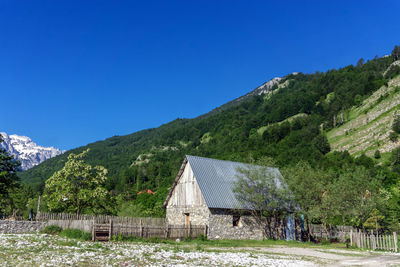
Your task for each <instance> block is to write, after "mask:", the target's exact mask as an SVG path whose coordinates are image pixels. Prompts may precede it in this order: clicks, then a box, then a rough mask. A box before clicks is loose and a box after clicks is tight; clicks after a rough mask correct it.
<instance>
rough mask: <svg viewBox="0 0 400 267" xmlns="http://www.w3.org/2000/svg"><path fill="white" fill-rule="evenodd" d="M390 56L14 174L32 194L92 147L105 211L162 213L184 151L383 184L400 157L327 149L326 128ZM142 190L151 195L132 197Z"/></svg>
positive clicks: (303, 77)
mask: <svg viewBox="0 0 400 267" xmlns="http://www.w3.org/2000/svg"><path fill="white" fill-rule="evenodd" d="M393 61H394V59H393V57H383V58H375V59H373V60H370V61H368V62H365V63H364V62H363V61H361V60H360V61H359V62H358V64H357V65H356V66H353V65H350V66H347V67H344V68H341V69H338V70H335V69H333V70H329V71H327V72H325V73H322V72H316V73H313V74H303V73H296V74H290V75H287V76H285V77H283V78H282V79H281V80H280V81H279V82H278V83H277V84H275V85H274V86H273V87H272V88H271V90H270V92H268V93H266V94H262V95H257V94H255V95H249V96H248V97H246V98H245V99H241V101H238V102H236V103H234V104H230V105H229V106H224V108H223V109H216V110H214V111H213V112H211V113H210V114H208V115H207V116H200V117H198V118H194V119H177V120H175V121H172V122H170V123H168V124H165V125H162V126H160V127H158V128H156V129H148V130H143V131H140V132H137V133H133V134H130V135H126V136H114V137H111V138H109V139H106V140H104V141H98V142H95V143H92V144H89V145H87V146H84V147H80V148H77V149H73V150H71V151H68V152H66V153H64V154H63V155H60V156H58V157H55V158H52V159H50V160H47V161H46V162H44V163H42V164H40V165H38V166H36V167H34V168H32V169H30V170H28V171H25V172H22V173H20V174H19V176H20V178H21V179H22V181H23V182H24V183H26V184H28V185H30V186H32V188H33V190H34V191H35V192H37V191H42V190H43V187H44V182H45V180H46V179H48V178H49V177H50V176H51V175H52V174H53V173H54V172H55V171H56V170H59V169H61V168H62V167H63V166H64V163H65V162H66V159H67V156H68V155H69V154H70V153H77V152H81V151H84V150H86V149H87V148H90V151H89V152H88V154H87V156H86V158H85V161H87V162H88V163H90V164H92V165H102V166H104V167H105V168H106V169H108V171H109V173H108V176H109V180H108V182H107V188H108V190H110V191H111V190H112V192H113V194H114V195H115V196H116V201H117V205H116V207H115V209H114V210H111V211H109V212H111V213H118V214H120V215H141V216H162V214H163V211H162V210H161V209H160V207H161V204H162V202H163V201H164V199H165V196H166V194H167V192H168V189H169V187H170V186H171V184H172V182H173V179H174V178H175V175H176V174H177V172H178V169H179V166H180V164H181V162H182V160H183V157H184V155H185V154H191V155H198V156H205V157H212V158H218V159H226V160H233V161H243V162H249V161H252V160H258V159H260V158H263V157H271V158H273V159H274V160H275V161H276V163H277V165H278V166H280V167H285V166H290V165H292V164H295V163H297V162H299V161H307V162H308V163H309V164H310V165H311V166H314V167H318V168H322V169H338V168H340V167H341V166H342V165H343V164H348V165H350V166H363V167H364V168H366V169H368V170H370V171H371V173H372V175H375V174H376V171H377V170H378V169H379V170H381V173H384V178H382V183H383V184H385V186H387V187H389V186H390V185H392V184H393V183H394V182H395V179H397V178H396V177H397V176H396V175H397V174H396V173H395V172H391V170H392V169H395V168H394V165H396V164H400V162H398V161H397V162H395V161H393V160H392V158H387V161H386V162H383V163H382V162H381V163H380V165H379V166H376V164H375V163H377V162H375V159H373V158H368V157H366V156H364V155H361V156H360V157H358V158H353V157H352V156H350V155H349V153H347V152H346V151H344V152H330V151H331V146H330V144H329V142H328V139H327V137H326V133H327V132H329V131H331V132H330V133H331V134H330V136H332V135H333V134H332V132H333V131H335V129H336V127H339V126H341V124H344V123H345V121H341V122H340V123H338V116H340V114H342V113H344V112H348V111H349V110H351V109H352V108H353V107H358V106H360V105H361V104H362V103H363V101H364V100H366V99H368V98H369V97H371V96H373V94H374V92H376V91H377V90H378V89H380V88H385V86H387V85H388V84H390V85H391V84H392V83H393V80H394V79H398V74H399V69H398V68H394V69H393V70H391V71H390V73H389V74H387V73H385V71H387V70H388V68H389V66H390V65H391V64H392V63H393ZM384 74H385V75H384ZM393 90H395V89H393ZM396 90H397V89H396ZM193 101H195V100H193ZM346 114H347V113H346ZM357 114H358V113H357ZM335 142H336V141H335ZM335 148H336V143H335ZM144 189H151V190H152V191H154V192H155V195H149V194H138V192H140V191H141V190H144Z"/></svg>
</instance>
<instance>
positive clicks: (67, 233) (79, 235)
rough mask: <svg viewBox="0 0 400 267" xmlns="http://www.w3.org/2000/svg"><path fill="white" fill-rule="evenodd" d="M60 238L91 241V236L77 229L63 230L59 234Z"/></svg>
mask: <svg viewBox="0 0 400 267" xmlns="http://www.w3.org/2000/svg"><path fill="white" fill-rule="evenodd" d="M60 236H61V237H66V238H73V239H78V240H82V241H87V240H91V239H92V235H91V234H90V233H85V232H83V231H81V230H78V229H65V230H62V231H61V232H60Z"/></svg>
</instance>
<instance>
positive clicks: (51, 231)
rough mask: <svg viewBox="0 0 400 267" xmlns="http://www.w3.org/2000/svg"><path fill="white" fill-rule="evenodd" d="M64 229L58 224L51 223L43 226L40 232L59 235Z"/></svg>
mask: <svg viewBox="0 0 400 267" xmlns="http://www.w3.org/2000/svg"><path fill="white" fill-rule="evenodd" d="M61 231H62V228H61V227H60V226H57V225H49V226H46V227H45V228H43V230H42V231H40V233H42V234H49V235H58V234H59V233H60V232H61Z"/></svg>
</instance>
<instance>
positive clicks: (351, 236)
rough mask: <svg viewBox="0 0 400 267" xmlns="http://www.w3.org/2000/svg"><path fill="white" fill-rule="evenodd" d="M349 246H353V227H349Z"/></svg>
mask: <svg viewBox="0 0 400 267" xmlns="http://www.w3.org/2000/svg"><path fill="white" fill-rule="evenodd" d="M350 246H353V228H351V229H350Z"/></svg>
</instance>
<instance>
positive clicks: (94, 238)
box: [92, 219, 96, 242]
mask: <svg viewBox="0 0 400 267" xmlns="http://www.w3.org/2000/svg"><path fill="white" fill-rule="evenodd" d="M94 228H95V221H94V219H93V223H92V241H93V242H94V241H96V232H95V230H94Z"/></svg>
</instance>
